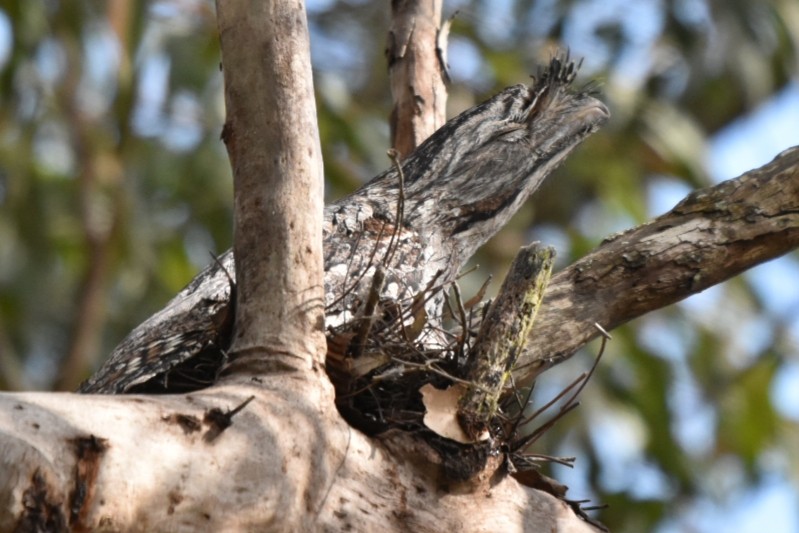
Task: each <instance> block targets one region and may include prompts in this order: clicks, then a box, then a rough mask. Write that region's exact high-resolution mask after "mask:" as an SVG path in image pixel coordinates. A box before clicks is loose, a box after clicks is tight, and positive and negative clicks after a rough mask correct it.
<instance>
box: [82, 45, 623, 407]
mask: <svg viewBox="0 0 799 533" xmlns="http://www.w3.org/2000/svg"><path fill="white" fill-rule="evenodd" d="M576 70H577V67H576V66H575V64H574V63H573V62H571V61H569V60H568V57H556V58H554V59H552V61H551V62H550V64H549V66H548V67H547V68H545V69H543V70H542V71H541V72H539V75H538V76H536V78H535V79H534V82H533V84H532V85H531V86H525V85H517V86H514V87H510V88H508V89H505V90H504V91H502V92H501V93H499V94H497V95H496V96H494V97H493V98H491V99H490V100H488V101H486V102H484V103H483V104H481V105H479V106H477V107H474V108H472V109H470V110H468V111H466V112H464V113H462V114H461V115H459V116H458V117H456V118H454V119H452V120H450V121H449V122H448V123H447V124H445V125H444V126H443V127H442V128H441V129H439V130H438V131H437V132H436V133H435V134H433V135H432V136H431V137H430V138H429V139H428V140H427V141H425V142H424V143H423V144H422V145H421V146H420V147H419V148H417V150H416V151H414V152H413V153H412V154H411V155H409V156H408V158H407V159H406V160H405V161H403V163H402V165H401V171H400V170H399V168H398V166H397V165H395V167H394V168H391V169H389V170H387V171H385V172H384V173H382V174H381V175H379V176H377V177H376V178H374V179H373V180H371V181H370V182H369V183H367V184H366V185H364V186H363V187H361V188H360V189H359V190H357V191H356V192H354V193H353V194H351V195H350V196H348V197H346V198H344V199H342V200H339V201H338V202H336V203H334V204H332V205H329V206H327V207H326V208H325V212H324V254H325V293H326V295H325V298H326V306H327V307H326V325H327V327H328V329H330V328H335V327H338V326H341V325H342V324H344V323H345V322H347V321H349V320H352V319H353V318H354V317H357V316H358V314H359V312H361V311H362V306H363V302H364V301H365V300H366V298H367V294H368V292H369V290H370V287H371V286H372V278H373V275H374V271H375V265H376V264H378V263H380V264H382V265H383V269H384V271H385V282H384V283H383V285H382V287H383V288H382V292H381V294H380V297H381V299H383V300H394V301H400V300H403V301H412V300H413V298H414V297H415V296H417V295H419V294H420V293H422V292H423V291H424V290H425V288H428V287H430V286H431V284H432V283H433V282H435V283H444V282H447V281H451V280H453V279H454V278H455V276H456V275H457V274H458V272H459V271H460V269H461V268H462V266H463V265H464V264H465V262H466V261H467V260H468V259H469V258H470V257H471V256H472V254H473V253H474V252H475V251H476V250H477V248H478V247H479V246H481V245H482V244H483V243H485V242H486V241H487V240H488V239H489V238H490V237H491V236H493V235H494V234H495V233H496V232H497V231H498V230H499V229H500V228H501V227H502V226H503V225H504V224H505V223H506V222H507V221H508V219H509V218H510V217H511V216H512V215H513V214H514V213H515V212H516V211H517V210H518V208H519V207H520V206H521V205H522V204H523V203H524V202H525V201H526V200H527V199H528V198H529V197H530V195H531V194H532V193H533V192H534V191H535V190H536V189H537V188H538V187H539V185H540V184H541V183H542V181H543V180H544V178H545V177H546V176H547V175H548V174H549V173H551V172H552V170H553V169H554V168H555V167H556V166H557V165H558V164H559V163H560V162H561V161H563V159H564V158H565V157H566V156H567V155H568V154H569V153H570V152H571V151H572V150H573V149H574V148H575V147H576V146H577V145H578V144H579V143H580V142H581V141H582V140H583V139H585V138H586V137H587V136H588V135H590V134H591V133H593V132H594V131H596V130H597V129H598V128H599V126H601V125H602V124H603V123H604V122H605V121H606V120H607V119H608V117H609V112H608V110H607V108H606V107H605V106H604V104H602V103H601V102H600V101H598V100H597V99H596V98H594V97H593V96H592V91H591V90H590V89H583V90H575V89H573V88H572V87H571V84H572V82H573V80H574V78H575V74H576ZM233 272H234V265H233V254H232V253H231V252H227V253H226V254H224V255H223V256H222V257H221V258H220V259H219V261H217V262H216V263H214V264H212V265H210V266H209V267H207V268H206V269H205V270H203V271H202V272H200V274H198V275H197V277H195V278H194V280H193V281H192V282H191V283H189V285H188V286H187V287H186V288H185V289H183V290H182V291H181V292H180V293H179V294H178V295H177V296H176V297H175V298H174V299H172V300H171V301H170V302H169V303H168V304H167V305H166V307H165V308H164V309H163V310H161V311H160V312H158V313H156V314H155V315H153V316H152V317H151V318H149V319H148V320H147V321H145V322H144V323H143V324H141V325H140V326H139V327H137V328H136V329H134V330H133V331H132V332H131V333H130V334H129V335H128V336H127V337H126V338H125V339H124V340H123V341H122V343H120V345H119V346H118V347H117V348H116V349H115V350H114V351H113V353H112V354H111V356H110V358H109V359H108V360H107V361H106V362H105V364H103V366H102V367H101V368H100V369H99V370H98V371H97V373H96V374H94V375H93V376H92V377H91V378H89V379H88V380H87V381H86V382H84V383H83V384H82V385H81V386H80V389H79V391H80V392H83V393H105V394H120V393H134V392H150V393H164V392H166V393H169V392H185V391H190V390H196V389H199V388H203V387H205V386H208V385H210V384H212V383H213V382H214V380H215V379H216V376H217V375H218V373H219V371H220V369H221V367H222V365H223V364H224V361H225V355H224V354H225V350H226V349H227V348H228V345H229V342H230V339H231V334H232V328H233V316H234V312H233V304H232V303H231V292H232V288H233V282H232V279H231V278H230V276H231V275H232V273H233ZM427 305H428V307H429V309H428V312H429V314H430V316H440V306H441V300H440V299H438V300H432V301H430V302H429V303H428V304H427ZM428 329H429V330H430V331H429V333H430V332H433V330H434V328H432V327H430V328H428Z"/></svg>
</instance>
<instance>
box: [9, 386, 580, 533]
mask: <svg viewBox="0 0 799 533" xmlns="http://www.w3.org/2000/svg"><path fill="white" fill-rule="evenodd" d="M250 395H256V396H257V399H256V400H254V401H252V402H251V403H250V404H248V405H247V407H246V408H244V409H243V410H242V411H241V412H240V413H238V414H236V415H235V416H234V417H233V418H232V423H233V425H232V426H230V427H229V428H227V429H226V430H225V431H224V432H222V433H221V434H219V433H216V432H215V431H214V427H213V425H212V423H209V420H210V419H212V417H209V416H207V415H208V413H209V412H211V411H212V410H214V409H221V410H222V411H223V412H224V411H227V409H228V408H232V407H235V406H236V405H239V404H240V403H241V402H242V401H244V400H246V399H247V398H248V397H249V396H250ZM0 412H1V413H5V414H6V416H5V417H3V419H2V428H3V433H2V439H0V502H2V505H0V531H15V530H16V531H48V532H49V531H126V532H147V533H150V532H153V531H186V532H190V531H226V532H235V531H331V532H333V531H397V532H405V531H419V532H431V533H432V532H439V531H459V532H460V531H463V532H495V531H506V532H516V531H558V532H592V531H595V530H594V529H593V528H591V527H590V526H589V525H588V524H586V523H585V522H583V521H581V520H580V519H578V518H576V517H575V515H574V513H573V512H572V511H571V509H570V508H569V507H568V506H567V505H566V504H565V503H563V502H561V501H559V500H557V499H556V498H554V497H553V496H550V495H549V494H546V493H544V492H540V491H537V490H534V489H529V488H525V487H522V486H520V485H519V484H518V483H517V482H516V481H515V480H513V478H505V479H503V480H502V481H500V482H498V483H495V484H494V485H492V486H489V485H485V486H483V487H481V488H480V489H478V490H474V491H471V492H464V491H460V492H458V491H457V487H448V486H445V485H442V484H441V483H440V480H439V478H438V477H437V473H438V470H437V467H436V465H434V464H430V463H428V462H426V459H425V457H426V455H425V453H426V451H425V450H424V449H419V448H415V447H414V446H415V444H414V443H412V442H409V441H408V439H407V438H404V437H402V436H400V437H399V438H388V439H387V440H388V443H385V442H383V443H381V442H377V441H375V440H374V439H369V438H367V437H365V436H364V435H363V434H361V433H359V432H357V431H355V430H352V429H351V428H349V427H347V426H346V425H345V424H343V423H332V418H331V417H329V416H324V415H320V412H319V406H318V405H316V403H315V401H313V400H312V399H310V398H307V397H303V396H302V395H291V396H286V395H285V394H284V393H282V392H274V391H269V390H265V389H264V388H263V387H258V386H254V385H252V384H250V385H248V384H228V385H224V386H219V387H214V388H213V389H208V390H206V391H202V392H201V393H198V394H196V395H191V396H132V395H130V396H124V397H113V396H85V395H71V394H53V393H48V394H42V393H19V394H14V395H11V394H0ZM12 415H13V416H12ZM214 434H216V437H215V438H209V436H212V435H214ZM403 457H406V458H407V459H403Z"/></svg>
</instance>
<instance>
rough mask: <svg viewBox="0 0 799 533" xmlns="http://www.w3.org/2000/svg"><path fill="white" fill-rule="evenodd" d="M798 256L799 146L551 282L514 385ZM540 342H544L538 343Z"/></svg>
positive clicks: (613, 240)
mask: <svg viewBox="0 0 799 533" xmlns="http://www.w3.org/2000/svg"><path fill="white" fill-rule="evenodd" d="M797 247H799V147H793V148H789V149H788V150H785V151H784V152H782V153H781V154H779V155H778V156H777V157H776V158H774V160H773V161H771V162H770V163H768V164H767V165H764V166H763V167H761V168H758V169H755V170H751V171H749V172H746V173H745V174H743V175H741V176H739V177H737V178H735V179H732V180H728V181H725V182H723V183H720V184H718V185H715V186H713V187H707V188H704V189H699V190H697V191H694V192H692V193H691V194H689V195H688V196H687V197H685V199H683V200H682V201H681V202H680V203H679V204H677V205H676V206H675V207H674V208H673V209H672V210H671V211H669V212H668V213H666V214H664V215H662V216H660V217H658V218H656V219H655V220H653V221H652V222H649V223H647V224H644V225H642V226H638V227H637V228H633V229H630V230H627V231H625V232H622V233H619V234H616V235H612V236H610V237H608V238H607V239H605V240H604V241H603V242H602V244H601V245H600V246H599V247H598V248H597V249H596V250H594V251H593V252H591V253H590V254H588V255H587V256H585V257H583V258H582V259H580V260H579V261H577V262H576V263H574V264H572V265H570V266H569V267H568V268H566V269H564V270H563V271H561V272H559V273H558V274H556V275H555V276H553V278H552V281H551V282H550V283H549V286H548V288H547V291H546V294H545V296H544V302H543V304H542V306H541V311H540V313H539V315H538V318H537V319H536V324H535V329H534V330H533V332H532V334H531V337H530V339H529V342H528V343H527V346H526V348H525V352H524V353H523V354H522V356H521V357H520V359H519V365H518V367H517V370H516V372H517V383H518V382H525V381H527V382H529V381H530V380H532V379H534V378H535V377H536V376H537V375H538V374H540V373H541V372H543V371H544V370H546V369H547V368H549V367H551V366H552V365H555V364H558V363H560V362H562V361H563V360H564V359H565V358H568V357H569V356H570V355H572V354H573V353H574V352H575V351H576V350H577V349H579V348H580V347H581V346H583V345H584V344H585V343H587V342H588V341H590V340H591V339H593V338H595V337H596V336H597V335H598V331H597V329H596V328H595V327H594V323H595V322H596V323H598V324H600V325H601V326H602V327H604V328H605V329H606V330H608V331H610V330H611V329H613V328H615V327H617V326H619V325H621V324H624V323H625V322H627V321H629V320H632V319H633V318H635V317H638V316H641V315H643V314H646V313H648V312H650V311H654V310H655V309H660V308H662V307H665V306H667V305H669V304H672V303H674V302H677V301H679V300H682V299H683V298H686V297H688V296H690V295H691V294H695V293H697V292H701V291H703V290H705V289H707V288H708V287H711V286H713V285H716V284H717V283H721V282H722V281H724V280H727V279H729V278H731V277H733V276H735V275H737V274H740V273H741V272H743V271H745V270H747V269H749V268H752V267H754V266H755V265H758V264H760V263H763V262H765V261H768V260H770V259H774V258H775V257H779V256H781V255H783V254H785V253H787V252H789V251H791V250H793V249H795V248H797ZM541 339H546V341H545V342H542V341H541Z"/></svg>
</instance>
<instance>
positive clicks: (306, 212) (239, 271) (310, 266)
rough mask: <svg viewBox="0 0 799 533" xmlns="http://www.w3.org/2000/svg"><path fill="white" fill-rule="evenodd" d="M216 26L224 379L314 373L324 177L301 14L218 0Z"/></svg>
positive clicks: (320, 319)
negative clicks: (226, 171)
mask: <svg viewBox="0 0 799 533" xmlns="http://www.w3.org/2000/svg"><path fill="white" fill-rule="evenodd" d="M217 17H218V23H219V34H220V41H221V45H222V59H223V64H224V69H225V104H226V106H227V120H226V123H225V127H224V130H223V132H222V138H223V140H224V141H225V145H226V146H227V149H228V154H229V156H230V161H231V166H232V168H233V178H234V188H235V198H234V200H235V202H234V203H235V206H234V222H235V235H234V237H235V238H234V241H235V244H234V251H235V256H236V257H237V258H238V260H237V261H236V279H237V282H238V287H237V295H238V299H237V305H236V310H235V311H236V320H235V336H234V339H233V344H232V346H231V349H230V352H229V357H230V359H231V361H233V363H232V364H231V365H230V367H229V368H228V370H232V369H233V368H236V369H241V368H242V367H243V366H247V367H249V370H250V371H251V372H255V373H262V374H263V373H268V371H267V372H263V371H261V372H258V371H255V370H254V368H255V367H257V366H258V365H260V364H263V363H266V364H267V367H261V369H262V370H263V369H264V368H267V369H275V368H282V369H299V368H303V369H309V368H310V367H311V363H312V362H313V363H314V364H315V365H316V366H317V367H321V366H322V365H323V361H322V359H323V356H324V353H325V339H324V334H323V327H324V305H323V302H324V293H323V276H324V272H323V266H322V210H323V199H322V196H323V175H322V164H321V148H320V145H319V132H318V129H317V124H316V104H315V100H314V94H313V80H312V76H311V62H310V44H309V38H308V28H307V23H306V16H305V8H304V5H303V4H302V3H301V2H300V3H297V2H288V1H270V2H255V3H253V2H246V1H232V0H225V1H218V2H217ZM265 355H268V360H265V359H264V356H265Z"/></svg>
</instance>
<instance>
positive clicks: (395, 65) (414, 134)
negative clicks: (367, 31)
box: [386, 0, 449, 158]
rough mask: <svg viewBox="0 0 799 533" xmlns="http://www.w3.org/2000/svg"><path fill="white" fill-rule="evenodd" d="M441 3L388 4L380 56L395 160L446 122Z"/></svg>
mask: <svg viewBox="0 0 799 533" xmlns="http://www.w3.org/2000/svg"><path fill="white" fill-rule="evenodd" d="M441 5H442V0H393V1H392V2H391V28H390V29H389V31H388V44H387V46H386V58H387V59H388V74H389V81H390V85H391V97H392V100H393V101H394V108H393V109H392V111H391V118H390V120H389V125H390V127H391V145H392V146H393V147H394V149H395V150H397V152H399V155H400V157H401V158H404V157H406V156H407V155H408V154H410V153H411V152H412V151H413V149H414V148H416V147H417V146H419V145H420V144H421V143H422V141H424V140H425V139H427V138H428V137H430V135H432V134H433V132H434V131H436V130H437V129H438V128H440V127H441V126H443V125H444V122H446V120H447V115H446V114H447V88H446V86H445V81H446V76H447V73H446V69H447V65H446V64H445V63H444V62H445V61H446V59H445V58H446V39H447V35H446V34H447V30H448V27H449V23H445V25H444V27H443V29H442V26H441Z"/></svg>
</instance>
